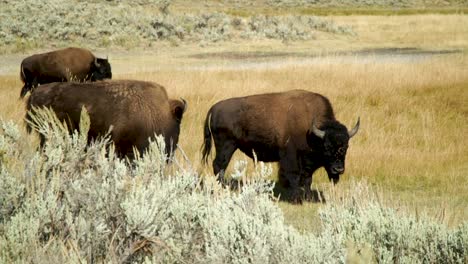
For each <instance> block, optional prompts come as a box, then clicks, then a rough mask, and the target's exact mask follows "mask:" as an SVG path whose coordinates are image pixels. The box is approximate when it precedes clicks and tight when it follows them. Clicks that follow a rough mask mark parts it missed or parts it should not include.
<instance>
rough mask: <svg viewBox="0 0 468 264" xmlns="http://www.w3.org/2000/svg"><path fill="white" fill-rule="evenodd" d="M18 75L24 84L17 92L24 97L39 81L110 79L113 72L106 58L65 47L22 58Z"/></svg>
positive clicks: (83, 50) (43, 82)
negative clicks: (19, 91)
mask: <svg viewBox="0 0 468 264" xmlns="http://www.w3.org/2000/svg"><path fill="white" fill-rule="evenodd" d="M20 77H21V80H22V81H23V83H24V86H23V89H21V93H20V97H21V98H23V97H24V96H25V95H26V94H27V93H28V91H31V90H32V89H33V88H35V87H36V86H38V84H45V83H51V82H63V81H72V80H74V81H97V80H103V79H111V78H112V72H111V66H110V64H109V61H108V60H107V59H100V58H96V57H95V56H94V55H93V54H92V53H91V51H89V50H87V49H80V48H66V49H61V50H56V51H51V52H47V53H42V54H36V55H32V56H29V57H27V58H25V59H24V60H23V61H22V62H21V71H20Z"/></svg>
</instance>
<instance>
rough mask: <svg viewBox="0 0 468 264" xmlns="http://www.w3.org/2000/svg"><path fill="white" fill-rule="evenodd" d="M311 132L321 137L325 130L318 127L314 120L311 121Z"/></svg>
mask: <svg viewBox="0 0 468 264" xmlns="http://www.w3.org/2000/svg"><path fill="white" fill-rule="evenodd" d="M312 132H313V133H314V135H316V136H317V137H319V138H323V137H324V136H325V131H323V130H320V129H318V128H317V126H315V120H314V121H312Z"/></svg>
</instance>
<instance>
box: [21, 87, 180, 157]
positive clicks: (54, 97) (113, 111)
mask: <svg viewBox="0 0 468 264" xmlns="http://www.w3.org/2000/svg"><path fill="white" fill-rule="evenodd" d="M26 106H27V110H28V114H26V119H27V120H28V121H29V122H31V118H30V117H29V111H30V110H31V109H32V108H33V107H50V108H51V109H53V110H54V112H55V113H56V115H57V117H58V118H59V119H60V120H61V121H66V122H67V123H68V127H69V128H70V129H73V128H78V126H79V121H80V114H81V109H82V107H83V106H84V107H85V108H86V110H87V111H88V114H89V117H90V122H91V124H90V130H89V133H88V136H89V139H90V140H91V139H93V138H96V137H97V136H102V135H105V134H106V133H107V132H108V131H109V128H110V127H111V126H112V131H111V134H110V135H111V139H112V140H113V141H114V143H115V148H116V152H117V153H119V154H120V155H121V156H129V157H131V155H132V153H133V146H135V147H136V148H137V149H138V150H139V151H140V152H143V151H144V150H145V149H146V148H147V147H148V145H149V141H148V138H153V137H154V136H155V134H158V135H159V134H161V135H163V136H164V137H165V142H166V153H171V152H172V151H173V150H174V149H175V147H176V145H177V142H178V139H179V133H180V123H181V121H182V116H183V114H184V112H185V109H186V102H185V101H184V100H182V101H181V100H171V99H169V98H168V96H167V93H166V90H165V88H164V87H162V86H160V85H158V84H156V83H151V82H143V81H127V80H118V81H110V80H109V81H101V82H93V83H76V82H69V83H51V84H45V85H41V86H39V87H37V88H36V89H34V91H33V92H32V93H31V96H30V97H29V99H28V100H27V104H26ZM41 141H42V142H41V145H42V144H43V143H44V142H43V139H41Z"/></svg>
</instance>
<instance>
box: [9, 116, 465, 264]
mask: <svg viewBox="0 0 468 264" xmlns="http://www.w3.org/2000/svg"><path fill="white" fill-rule="evenodd" d="M35 121H36V122H37V124H38V125H37V126H36V129H37V130H38V131H39V132H40V133H42V134H43V135H44V136H45V137H46V139H47V141H46V144H45V145H44V148H43V149H42V150H35V149H33V148H32V147H29V148H26V147H25V146H23V145H22V144H23V142H24V137H25V136H26V135H24V134H22V133H21V132H20V129H19V127H18V125H17V124H15V123H13V122H11V121H8V122H6V121H2V122H1V127H2V129H1V133H0V189H1V190H2V191H1V192H0V208H1V210H0V262H2V263H23V262H34V260H37V259H41V261H44V262H52V263H58V262H66V263H69V262H83V261H84V262H93V263H95V262H97V263H104V262H105V263H108V262H114V263H115V262H143V261H145V262H147V263H168V262H177V263H181V262H190V263H288V262H289V263H317V262H321V263H345V262H347V261H351V260H356V259H357V261H364V262H369V261H378V262H379V263H395V262H398V263H441V262H444V263H464V262H466V260H467V256H468V223H466V222H465V223H464V224H462V225H461V226H460V227H458V228H456V229H453V230H451V229H448V228H447V226H445V225H441V224H438V223H436V222H434V221H432V220H430V219H428V218H425V217H420V218H419V219H416V218H414V217H411V216H408V215H402V214H401V213H397V212H395V211H394V210H392V209H389V208H385V207H384V206H382V205H381V204H380V203H379V198H378V197H377V196H376V195H375V194H374V192H373V191H372V189H370V187H368V186H367V185H366V184H363V183H356V184H355V188H354V189H353V190H352V191H351V192H349V193H346V194H345V195H343V193H334V190H335V189H334V188H331V189H330V191H329V197H328V203H327V204H326V205H325V206H324V207H323V209H322V210H321V213H320V222H318V223H317V225H320V226H321V228H320V230H321V231H320V232H318V233H300V232H298V231H297V230H296V229H294V228H292V227H290V226H287V225H286V224H285V223H284V218H283V214H282V212H281V210H280V209H279V207H278V205H277V202H276V199H275V198H274V197H273V195H272V188H273V186H274V183H273V182H271V181H269V180H267V178H268V176H269V175H268V173H271V169H268V167H266V166H265V165H264V164H258V169H257V170H256V172H255V175H253V176H252V177H249V179H250V180H249V181H248V182H247V183H246V184H244V185H243V186H242V187H241V189H240V190H238V191H230V190H228V189H225V188H223V187H221V186H220V185H219V184H218V183H217V182H216V181H215V180H214V177H212V176H204V177H201V176H200V175H197V174H196V173H195V172H194V171H192V170H191V169H190V168H189V167H183V166H180V165H177V164H180V163H178V162H177V161H176V160H174V161H173V162H172V163H171V164H168V163H167V158H166V155H165V154H164V152H163V151H162V150H163V149H164V140H162V138H158V139H157V140H156V141H155V142H151V144H150V147H149V149H148V151H147V152H146V153H145V154H143V156H137V158H136V159H135V160H134V161H132V162H130V161H128V160H122V159H119V158H117V157H116V156H115V155H114V154H113V146H112V144H111V141H110V140H109V138H107V137H104V138H101V139H99V140H97V141H95V142H94V143H92V144H90V145H88V144H87V136H86V135H87V129H88V128H89V124H90V123H89V122H90V120H89V117H88V116H87V114H86V112H85V111H84V112H83V114H82V118H81V124H80V127H81V132H77V131H75V132H74V133H73V134H72V135H70V134H69V133H68V131H67V128H66V126H65V125H64V124H61V123H60V122H59V121H58V119H57V118H56V117H55V115H54V114H53V113H52V112H51V111H50V110H43V111H37V113H36V119H35ZM137 155H138V154H137ZM241 167H242V166H235V168H236V169H235V172H234V173H233V174H235V178H245V177H244V176H245V175H243V174H245V171H244V170H242V169H241ZM365 248H369V250H368V251H365V250H364V249H365ZM362 252H367V253H366V254H363V253H362Z"/></svg>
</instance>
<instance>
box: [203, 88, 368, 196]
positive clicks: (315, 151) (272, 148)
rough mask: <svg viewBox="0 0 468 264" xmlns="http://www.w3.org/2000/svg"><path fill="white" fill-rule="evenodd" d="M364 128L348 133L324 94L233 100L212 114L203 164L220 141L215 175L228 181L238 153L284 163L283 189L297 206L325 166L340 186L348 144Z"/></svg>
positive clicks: (217, 106) (206, 130)
mask: <svg viewBox="0 0 468 264" xmlns="http://www.w3.org/2000/svg"><path fill="white" fill-rule="evenodd" d="M358 129H359V119H358V121H357V124H356V126H355V127H354V128H353V129H352V130H351V131H348V130H347V129H346V127H345V126H344V125H342V124H341V123H339V122H338V121H337V120H336V119H335V115H334V113H333V109H332V106H331V104H330V102H329V101H328V99H327V98H326V97H324V96H322V95H320V94H316V93H312V92H308V91H304V90H293V91H288V92H283V93H270V94H260V95H252V96H246V97H239V98H231V99H227V100H224V101H220V102H218V103H216V104H215V105H213V106H212V107H211V109H210V110H209V111H208V114H207V117H206V120H205V128H204V146H203V147H202V148H203V160H204V162H205V163H206V162H207V161H208V156H209V154H210V151H211V144H212V141H211V138H213V140H214V144H215V148H216V157H215V159H214V161H213V170H214V173H215V174H217V175H218V177H219V178H218V180H219V181H221V182H223V177H224V175H223V174H224V171H225V169H226V167H227V166H228V163H229V161H230V159H231V157H232V155H233V153H234V151H236V150H237V149H240V150H241V151H242V152H244V153H245V154H246V155H247V156H249V157H251V158H253V155H254V154H253V153H254V152H255V155H256V157H257V159H258V160H259V161H264V162H276V161H279V165H280V167H279V180H280V184H282V185H283V186H284V187H286V188H287V189H289V191H290V192H291V199H292V200H293V201H294V202H300V201H301V196H302V195H301V192H300V188H301V187H303V188H304V190H305V197H306V199H310V198H311V195H312V191H311V189H310V185H311V183H312V174H313V173H314V171H316V170H317V169H318V168H320V167H324V168H325V170H326V171H327V173H328V177H329V179H330V180H332V181H333V182H334V183H337V182H338V180H339V179H340V174H342V173H343V172H344V170H345V156H346V150H347V149H348V141H349V139H350V138H351V137H353V136H354V135H355V134H356V133H357V131H358Z"/></svg>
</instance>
